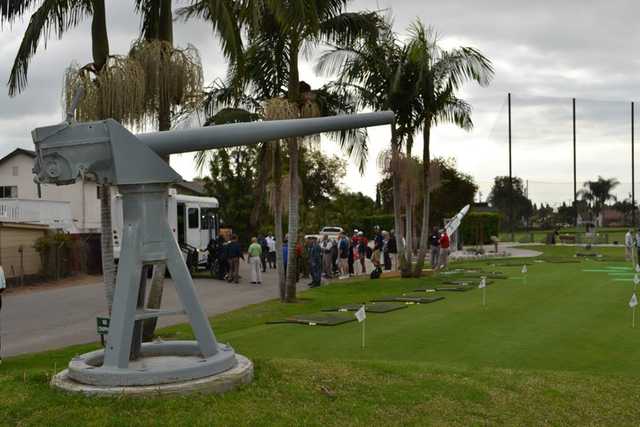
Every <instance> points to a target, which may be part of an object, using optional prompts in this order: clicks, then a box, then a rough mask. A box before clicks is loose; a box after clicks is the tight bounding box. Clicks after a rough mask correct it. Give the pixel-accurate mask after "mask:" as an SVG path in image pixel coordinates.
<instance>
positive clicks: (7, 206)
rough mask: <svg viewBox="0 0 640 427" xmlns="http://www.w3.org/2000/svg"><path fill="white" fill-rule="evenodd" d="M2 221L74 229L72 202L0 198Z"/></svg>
mask: <svg viewBox="0 0 640 427" xmlns="http://www.w3.org/2000/svg"><path fill="white" fill-rule="evenodd" d="M0 221H2V222H23V223H29V224H43V225H47V226H49V227H50V228H61V229H63V230H65V231H68V232H73V231H74V228H75V227H74V224H73V219H72V216H71V203H69V202H58V201H51V200H29V199H0Z"/></svg>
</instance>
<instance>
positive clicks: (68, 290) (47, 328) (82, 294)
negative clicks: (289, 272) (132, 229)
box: [0, 262, 307, 356]
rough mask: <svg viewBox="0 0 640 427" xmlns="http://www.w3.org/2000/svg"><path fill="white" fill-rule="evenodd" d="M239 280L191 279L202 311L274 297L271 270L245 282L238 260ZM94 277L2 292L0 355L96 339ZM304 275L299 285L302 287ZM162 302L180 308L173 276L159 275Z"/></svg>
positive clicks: (166, 320) (98, 301) (101, 309)
mask: <svg viewBox="0 0 640 427" xmlns="http://www.w3.org/2000/svg"><path fill="white" fill-rule="evenodd" d="M240 268H241V273H240V274H241V275H242V277H243V278H242V279H241V282H242V283H240V284H237V285H235V284H230V283H227V282H224V281H218V280H213V279H195V280H194V282H195V286H196V291H197V293H198V296H199V298H200V303H201V304H202V306H203V308H204V309H205V311H206V313H207V315H208V316H213V315H216V314H220V313H224V312H227V311H231V310H234V309H237V308H240V307H244V306H246V305H249V304H255V303H259V302H262V301H266V300H270V299H275V298H278V287H277V280H276V273H275V270H272V271H268V272H267V273H266V274H265V275H264V278H263V284H262V285H250V284H249V283H248V281H249V270H248V266H247V264H246V263H243V262H241V264H240ZM92 279H94V280H95V282H94V283H88V284H83V285H77V286H68V287H61V288H49V289H45V290H42V291H27V292H15V293H9V294H6V295H5V296H4V297H3V305H2V311H1V312H0V336H1V338H2V343H1V345H2V346H1V348H0V351H1V354H2V356H11V355H17V354H22V353H31V352H36V351H44V350H51V349H55V348H60V347H66V346H69V345H72V344H81V343H87V342H92V341H96V340H97V339H98V338H97V335H96V316H101V315H104V314H105V312H106V305H105V297H104V289H103V286H102V283H100V282H99V281H100V277H95V278H92ZM306 283H307V281H306V280H304V279H303V280H302V281H301V282H300V284H299V285H298V286H299V289H300V290H302V289H304V288H306ZM162 304H163V307H164V308H172V307H175V308H181V304H180V303H179V301H178V299H177V296H176V292H175V288H174V286H173V282H172V281H171V280H167V281H165V291H164V298H163V303H162ZM186 321H187V320H186V317H185V316H184V315H176V316H166V317H161V318H160V325H161V326H168V325H172V324H177V323H184V322H186Z"/></svg>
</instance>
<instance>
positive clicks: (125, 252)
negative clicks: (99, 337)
mask: <svg viewBox="0 0 640 427" xmlns="http://www.w3.org/2000/svg"><path fill="white" fill-rule="evenodd" d="M141 259H142V257H141V254H140V251H139V241H138V226H137V224H128V225H127V226H126V227H125V228H124V232H123V239H122V250H121V252H120V263H119V266H118V275H117V278H116V284H117V286H116V291H115V294H114V298H113V311H112V313H111V323H110V325H109V334H108V335H107V346H106V348H105V354H104V366H108V367H117V368H121V369H126V368H127V367H128V366H129V352H130V351H131V337H132V335H133V322H134V317H135V313H136V305H137V300H138V290H139V287H140V276H141V275H142V262H141Z"/></svg>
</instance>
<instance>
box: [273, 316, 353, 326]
mask: <svg viewBox="0 0 640 427" xmlns="http://www.w3.org/2000/svg"><path fill="white" fill-rule="evenodd" d="M354 320H356V317H355V316H354V315H353V314H352V313H311V314H297V315H295V316H290V317H287V318H286V319H282V320H271V321H269V322H266V323H267V324H278V323H294V324H299V325H310V326H336V325H341V324H343V323H348V322H353V321H354Z"/></svg>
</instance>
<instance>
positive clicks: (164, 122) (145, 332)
mask: <svg viewBox="0 0 640 427" xmlns="http://www.w3.org/2000/svg"><path fill="white" fill-rule="evenodd" d="M159 24H160V25H159V31H158V36H159V38H160V40H162V41H164V42H167V43H168V45H167V46H172V44H173V17H172V12H171V0H161V2H160V21H159ZM162 54H166V55H170V54H171V52H164V50H162V51H161V55H162ZM161 63H162V62H161ZM162 73H163V70H162V69H161V70H160V74H161V75H162ZM163 81H164V80H163V79H162V78H160V79H159V82H160V86H159V90H160V97H159V105H158V130H160V131H164V130H170V129H171V103H170V100H169V97H168V96H167V94H166V90H167V88H166V87H165V86H164V84H163ZM169 158H170V156H168V155H167V156H165V157H163V159H164V161H165V162H167V163H169ZM166 269H167V265H166V264H165V263H160V264H155V265H154V266H153V273H152V275H151V286H150V288H149V295H148V297H147V308H149V309H154V310H157V309H159V308H160V307H161V306H162V294H163V292H164V276H165V274H166ZM157 324H158V318H157V317H152V318H150V319H146V320H145V321H144V325H143V327H142V339H143V341H145V342H148V341H151V340H152V339H153V336H154V334H155V330H156V326H157Z"/></svg>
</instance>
